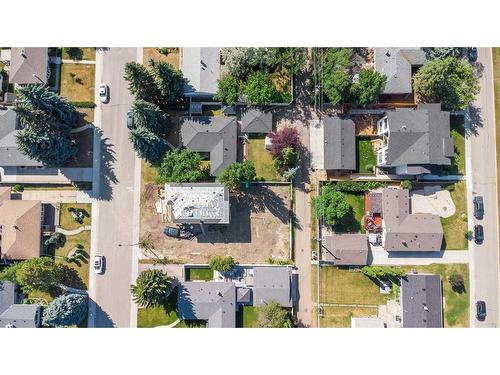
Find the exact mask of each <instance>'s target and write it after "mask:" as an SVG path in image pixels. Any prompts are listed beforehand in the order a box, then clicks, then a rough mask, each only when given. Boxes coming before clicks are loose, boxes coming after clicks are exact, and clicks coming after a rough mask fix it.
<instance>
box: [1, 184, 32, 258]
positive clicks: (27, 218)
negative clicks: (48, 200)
mask: <svg viewBox="0 0 500 375" xmlns="http://www.w3.org/2000/svg"><path fill="white" fill-rule="evenodd" d="M0 199H1V200H0V226H1V232H2V239H1V248H0V256H1V257H2V258H5V259H13V260H22V259H29V258H34V257H38V256H40V243H41V231H42V230H41V213H42V203H41V202H40V201H28V200H11V199H10V188H0Z"/></svg>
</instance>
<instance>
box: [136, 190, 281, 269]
mask: <svg viewBox="0 0 500 375" xmlns="http://www.w3.org/2000/svg"><path fill="white" fill-rule="evenodd" d="M156 191H157V185H153V184H147V185H146V186H145V189H144V192H143V199H142V205H141V235H144V234H145V233H150V234H151V237H152V239H153V241H154V244H155V251H156V252H157V253H159V254H162V255H164V256H166V257H167V258H168V259H171V260H178V261H182V262H184V263H207V262H208V260H209V259H210V257H211V256H212V255H216V254H217V255H231V256H232V257H233V258H234V259H235V261H236V262H239V263H265V262H266V259H268V258H269V257H273V258H274V259H288V258H289V253H290V250H289V245H290V231H289V222H290V210H289V208H290V189H289V187H288V186H286V185H265V186H262V185H254V186H251V187H250V188H249V189H245V191H244V194H242V195H240V196H239V197H231V201H230V206H231V214H230V215H231V216H230V224H227V225H206V226H205V234H203V233H202V232H201V229H200V227H199V226H194V228H193V230H192V232H193V233H194V234H195V235H196V236H195V237H194V238H192V239H190V240H187V239H182V240H179V239H174V238H169V237H166V236H165V235H164V234H163V228H164V226H165V224H164V223H162V222H161V216H160V215H159V214H157V213H156V210H155V202H156V201H158V200H159V198H158V196H157V195H156Z"/></svg>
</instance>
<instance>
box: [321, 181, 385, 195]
mask: <svg viewBox="0 0 500 375" xmlns="http://www.w3.org/2000/svg"><path fill="white" fill-rule="evenodd" d="M325 186H330V187H331V189H333V190H337V191H342V192H346V193H361V192H365V191H367V190H370V189H377V188H381V187H385V186H387V183H386V182H380V181H349V180H346V181H336V182H332V183H330V184H328V185H326V184H325Z"/></svg>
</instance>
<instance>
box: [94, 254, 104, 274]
mask: <svg viewBox="0 0 500 375" xmlns="http://www.w3.org/2000/svg"><path fill="white" fill-rule="evenodd" d="M94 272H95V273H104V256H102V255H94Z"/></svg>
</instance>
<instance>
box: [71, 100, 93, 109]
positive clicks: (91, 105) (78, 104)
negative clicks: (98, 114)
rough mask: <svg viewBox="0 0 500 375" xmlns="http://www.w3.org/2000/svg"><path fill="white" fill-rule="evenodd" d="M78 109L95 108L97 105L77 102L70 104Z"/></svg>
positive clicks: (88, 102)
mask: <svg viewBox="0 0 500 375" xmlns="http://www.w3.org/2000/svg"><path fill="white" fill-rule="evenodd" d="M70 103H71V104H73V105H74V106H75V107H77V108H94V107H95V103H94V102H91V101H75V102H70Z"/></svg>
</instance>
